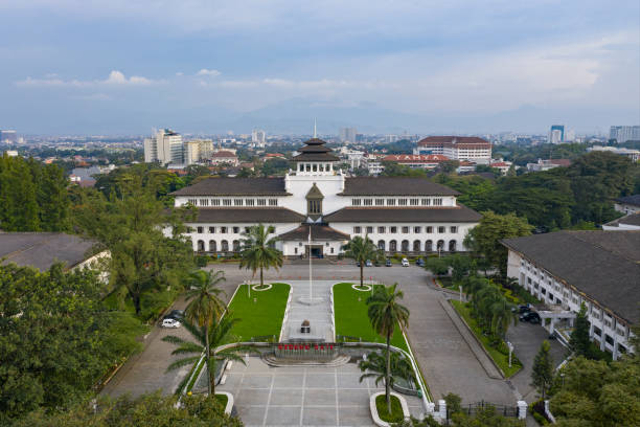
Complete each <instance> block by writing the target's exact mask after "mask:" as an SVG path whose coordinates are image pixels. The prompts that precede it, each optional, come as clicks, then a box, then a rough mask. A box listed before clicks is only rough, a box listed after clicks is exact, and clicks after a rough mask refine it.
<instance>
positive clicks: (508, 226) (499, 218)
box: [464, 211, 532, 278]
mask: <svg viewBox="0 0 640 427" xmlns="http://www.w3.org/2000/svg"><path fill="white" fill-rule="evenodd" d="M482 215H483V216H482V219H481V220H480V224H478V225H477V226H476V227H474V228H473V229H471V231H469V234H467V237H466V238H465V242H464V244H465V246H466V247H468V248H471V249H472V250H473V251H475V252H477V253H478V254H480V255H482V256H484V257H485V258H486V259H487V260H488V261H489V262H491V264H492V265H493V266H494V267H496V268H498V269H499V271H500V275H501V277H503V278H504V277H506V276H507V253H508V251H507V248H505V247H504V246H503V245H502V244H501V243H500V240H502V239H508V238H511V237H520V236H526V235H529V234H531V229H532V227H531V226H530V225H529V224H528V223H527V220H526V219H524V218H519V217H517V216H516V215H514V214H507V215H498V214H496V213H494V212H492V211H488V212H483V214H482Z"/></svg>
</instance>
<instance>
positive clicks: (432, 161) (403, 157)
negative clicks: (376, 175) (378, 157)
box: [382, 154, 451, 169]
mask: <svg viewBox="0 0 640 427" xmlns="http://www.w3.org/2000/svg"><path fill="white" fill-rule="evenodd" d="M448 160H451V159H450V158H448V157H447V156H443V155H442V154H390V155H388V156H385V157H383V158H382V161H383V162H394V163H400V164H402V165H405V166H409V167H410V168H412V169H435V168H436V166H438V165H439V164H440V163H441V162H446V161H448Z"/></svg>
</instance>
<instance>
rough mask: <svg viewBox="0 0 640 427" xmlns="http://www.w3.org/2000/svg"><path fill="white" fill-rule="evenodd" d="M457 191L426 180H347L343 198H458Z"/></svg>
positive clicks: (383, 178)
mask: <svg viewBox="0 0 640 427" xmlns="http://www.w3.org/2000/svg"><path fill="white" fill-rule="evenodd" d="M458 194H460V193H458V192H457V191H456V190H453V189H451V188H449V187H445V186H444V185H440V184H436V183H435V182H431V181H429V180H427V179H424V178H406V177H386V176H385V177H369V176H363V177H352V178H346V180H345V184H344V191H343V192H342V193H340V195H342V196H457V195H458Z"/></svg>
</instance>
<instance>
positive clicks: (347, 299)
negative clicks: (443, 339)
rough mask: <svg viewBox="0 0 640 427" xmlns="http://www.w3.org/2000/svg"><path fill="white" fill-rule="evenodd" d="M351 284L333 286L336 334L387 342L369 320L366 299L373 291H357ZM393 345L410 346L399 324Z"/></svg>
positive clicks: (405, 347) (407, 347)
mask: <svg viewBox="0 0 640 427" xmlns="http://www.w3.org/2000/svg"><path fill="white" fill-rule="evenodd" d="M351 285H352V283H338V284H336V285H334V286H333V305H334V311H335V316H336V334H337V335H349V336H353V337H360V338H362V340H363V341H367V342H379V343H383V344H384V343H386V340H385V338H384V337H381V336H380V335H378V333H377V332H376V331H375V330H374V329H373V328H372V327H371V323H370V322H369V316H368V314H367V303H366V301H367V298H368V297H369V296H370V295H371V292H362V291H356V290H355V289H353V288H352V287H351ZM376 286H382V285H376ZM401 302H402V301H401ZM391 345H393V346H396V347H398V348H401V349H403V350H405V351H407V352H408V351H409V346H408V344H407V342H406V341H405V339H404V337H403V336H402V331H401V330H400V328H399V327H397V325H396V330H395V332H394V334H393V337H391Z"/></svg>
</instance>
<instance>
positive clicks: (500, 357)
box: [449, 300, 522, 378]
mask: <svg viewBox="0 0 640 427" xmlns="http://www.w3.org/2000/svg"><path fill="white" fill-rule="evenodd" d="M449 301H451V304H453V307H454V308H455V309H456V311H457V312H458V314H460V316H462V318H463V319H464V321H465V322H467V325H469V327H470V328H471V330H472V331H473V333H474V334H475V336H476V338H478V340H479V341H480V342H481V343H482V346H483V347H484V348H485V350H487V352H488V353H489V355H490V356H491V358H492V359H493V361H494V362H496V365H498V366H499V367H500V369H502V372H504V375H505V376H506V377H507V378H509V377H511V376H513V375H514V374H515V373H517V372H518V371H520V369H522V365H521V364H520V363H518V362H516V361H515V354H513V355H512V356H513V358H512V361H511V362H512V363H511V367H509V355H508V354H502V353H500V352H499V351H498V350H497V349H496V348H494V347H492V346H491V343H490V341H489V337H486V336H485V335H484V334H483V333H482V329H480V326H478V323H477V322H476V319H474V318H473V317H471V310H470V309H469V307H467V305H466V304H465V303H463V302H460V301H455V300H449Z"/></svg>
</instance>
